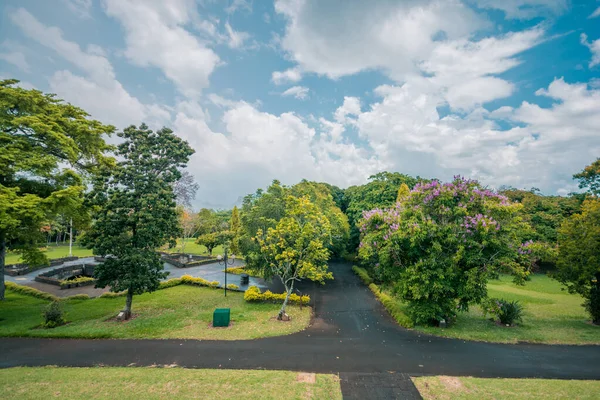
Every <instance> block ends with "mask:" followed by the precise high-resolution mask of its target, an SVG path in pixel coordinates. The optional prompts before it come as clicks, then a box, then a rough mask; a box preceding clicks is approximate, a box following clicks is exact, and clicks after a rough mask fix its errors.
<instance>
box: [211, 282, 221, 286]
mask: <svg viewBox="0 0 600 400" xmlns="http://www.w3.org/2000/svg"><path fill="white" fill-rule="evenodd" d="M220 284H221V283H220V282H219V281H212V282H210V283H209V285H210V286H211V287H218V286H219V285H220Z"/></svg>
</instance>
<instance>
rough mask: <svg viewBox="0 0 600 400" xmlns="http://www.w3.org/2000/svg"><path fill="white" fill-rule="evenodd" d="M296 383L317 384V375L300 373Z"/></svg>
mask: <svg viewBox="0 0 600 400" xmlns="http://www.w3.org/2000/svg"><path fill="white" fill-rule="evenodd" d="M296 381H297V382H303V383H315V382H316V381H317V375H316V374H314V373H310V372H298V375H296Z"/></svg>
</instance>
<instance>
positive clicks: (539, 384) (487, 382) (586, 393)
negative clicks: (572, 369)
mask: <svg viewBox="0 0 600 400" xmlns="http://www.w3.org/2000/svg"><path fill="white" fill-rule="evenodd" d="M412 380H413V382H414V383H415V386H416V387H417V389H419V392H420V393H421V396H423V399H425V400H433V399H436V400H438V399H439V400H441V399H444V400H446V399H448V400H454V399H464V400H469V399H472V400H480V399H580V400H584V399H598V398H599V397H600V381H565V380H557V379H483V378H471V377H467V378H464V377H460V378H458V377H450V376H427V377H420V378H412Z"/></svg>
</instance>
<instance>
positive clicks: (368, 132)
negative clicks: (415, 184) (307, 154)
mask: <svg viewBox="0 0 600 400" xmlns="http://www.w3.org/2000/svg"><path fill="white" fill-rule="evenodd" d="M377 93H378V94H380V95H382V96H383V98H382V100H381V101H380V102H377V103H374V104H371V105H370V107H369V109H368V111H365V112H361V113H360V114H359V115H358V117H357V119H356V122H354V123H353V125H354V126H356V128H357V129H358V133H359V135H360V137H361V138H363V139H364V140H366V141H367V142H368V143H369V145H370V147H371V148H372V149H373V151H374V152H375V154H377V156H378V159H379V160H380V162H381V163H382V164H384V165H385V164H387V165H392V167H391V169H393V170H398V171H402V172H405V173H409V174H412V175H421V176H430V177H433V176H435V177H439V178H441V179H450V178H451V177H452V175H454V174H457V173H460V174H464V175H467V176H470V177H473V178H477V179H480V180H482V182H483V183H484V184H490V185H494V186H500V185H514V186H517V187H525V188H527V187H531V186H536V187H540V188H541V189H542V190H543V191H547V192H556V191H557V190H559V189H561V188H565V190H570V189H569V188H571V186H572V181H571V175H572V174H573V173H575V172H576V171H578V170H581V169H582V168H583V166H585V165H586V163H589V162H590V161H592V160H593V159H594V158H595V157H597V153H598V151H600V142H599V140H598V136H597V131H598V126H600V114H598V112H597V110H598V109H599V107H600V90H598V89H593V88H589V87H588V86H586V85H585V84H567V83H565V82H564V81H563V80H562V79H559V80H556V81H554V82H553V83H552V84H551V85H549V87H548V88H547V89H542V90H539V91H538V92H537V94H538V95H540V96H546V97H550V98H551V99H553V100H554V101H555V103H554V104H553V105H552V107H550V108H541V107H539V106H538V105H535V104H530V103H527V102H525V103H523V104H522V105H521V106H520V107H519V108H517V109H514V110H513V109H512V108H510V107H502V108H500V109H498V110H496V111H495V112H493V113H489V112H488V111H487V110H485V109H482V108H477V109H474V110H473V111H471V112H470V113H468V114H466V115H462V116H459V115H454V114H450V115H448V116H445V117H440V115H439V114H438V112H437V106H438V105H439V104H440V103H443V101H444V100H443V97H442V96H441V94H440V93H439V92H438V91H437V90H436V88H435V86H432V85H431V84H430V82H428V80H427V79H426V78H421V79H420V80H419V79H414V80H412V81H411V82H409V83H406V84H404V85H402V86H384V87H380V88H379V89H378V90H377ZM399 110H401V111H399ZM490 118H494V119H496V118H500V119H506V118H510V119H512V120H513V121H515V122H518V123H519V124H521V126H517V127H514V128H512V129H509V130H506V131H503V130H500V128H499V127H498V126H497V125H496V123H495V122H494V121H493V120H491V119H490Z"/></svg>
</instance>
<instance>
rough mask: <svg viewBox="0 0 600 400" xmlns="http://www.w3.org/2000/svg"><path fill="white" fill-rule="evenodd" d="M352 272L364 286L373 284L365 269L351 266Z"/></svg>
mask: <svg viewBox="0 0 600 400" xmlns="http://www.w3.org/2000/svg"><path fill="white" fill-rule="evenodd" d="M352 271H354V273H355V274H356V275H358V277H359V278H360V280H361V281H363V283H364V284H365V285H367V286H369V285H370V284H371V283H373V279H372V278H371V277H370V276H369V273H368V272H367V270H366V269H364V268H361V267H357V266H356V265H353V266H352Z"/></svg>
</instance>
